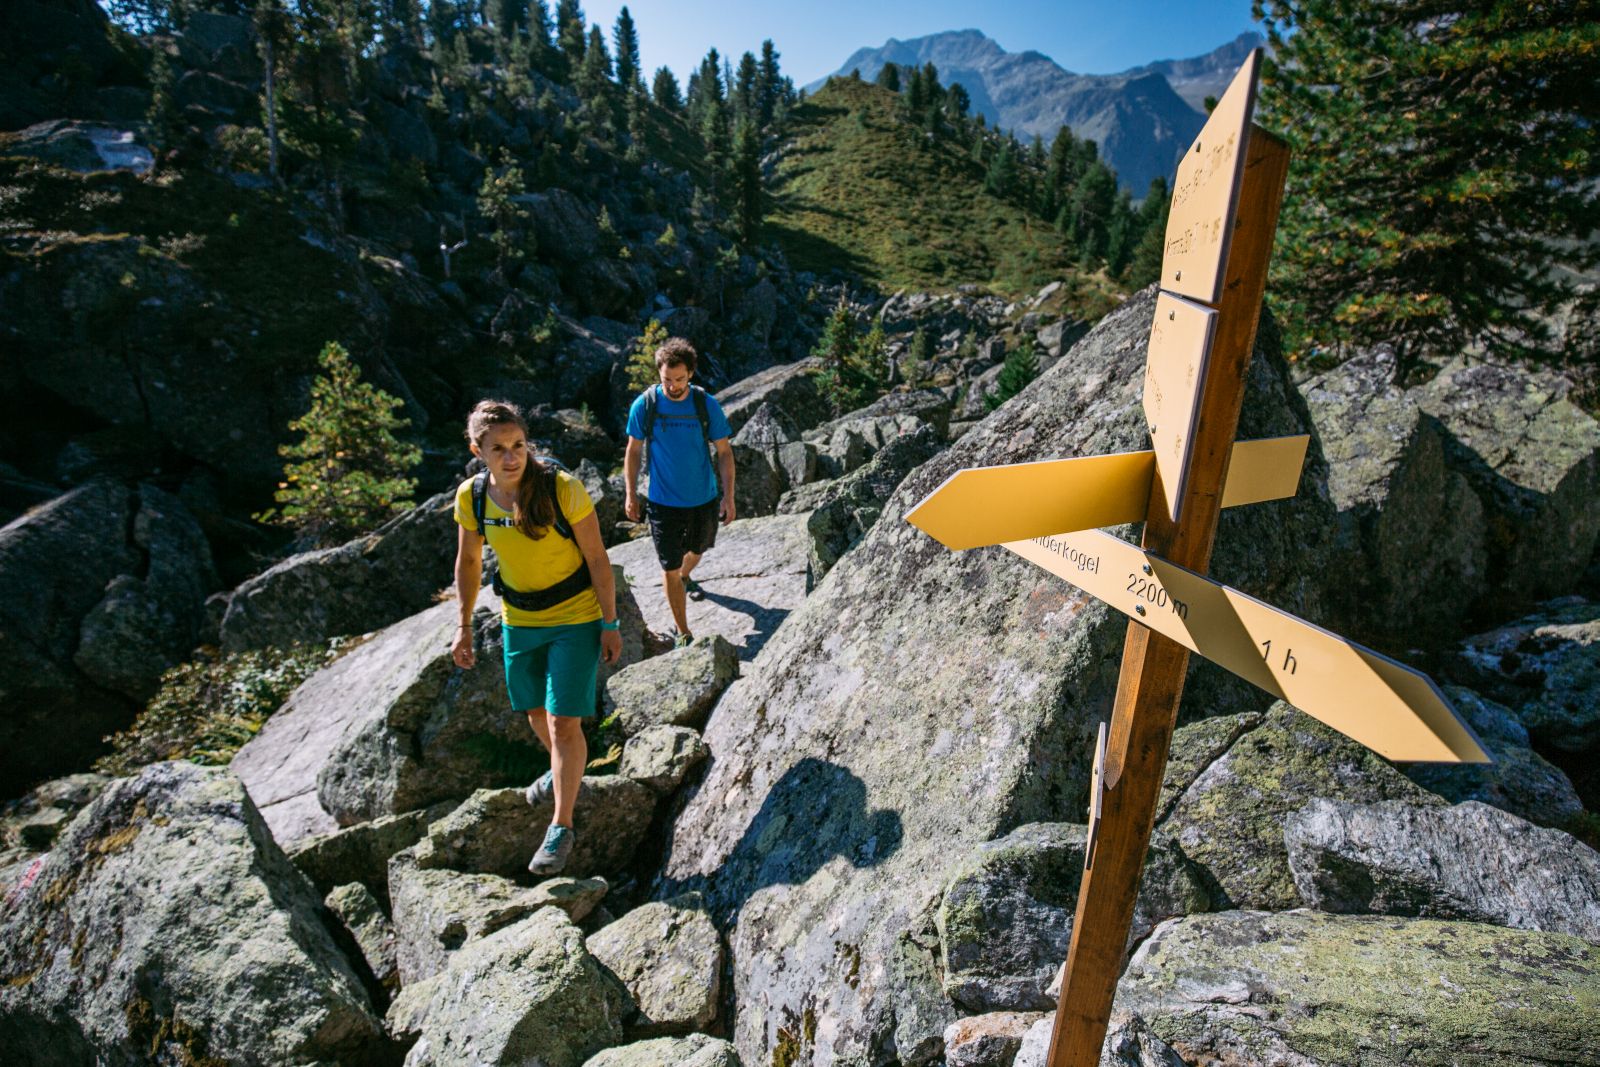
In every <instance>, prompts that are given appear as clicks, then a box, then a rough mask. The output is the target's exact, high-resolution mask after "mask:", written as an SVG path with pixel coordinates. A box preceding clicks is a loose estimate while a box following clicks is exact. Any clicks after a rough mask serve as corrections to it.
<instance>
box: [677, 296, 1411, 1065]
mask: <svg viewBox="0 0 1600 1067" xmlns="http://www.w3.org/2000/svg"><path fill="white" fill-rule="evenodd" d="M1154 299H1155V293H1154V290H1153V289H1152V290H1150V291H1148V292H1146V293H1142V294H1140V295H1139V296H1138V297H1137V298H1135V299H1133V300H1131V301H1129V302H1128V303H1127V304H1126V305H1125V306H1123V307H1122V308H1120V309H1118V310H1117V311H1115V312H1113V313H1112V314H1110V315H1108V316H1107V317H1106V318H1105V319H1103V320H1102V321H1101V323H1100V324H1099V325H1098V326H1097V327H1096V329H1095V330H1094V332H1092V333H1091V334H1090V335H1089V336H1088V337H1086V338H1085V339H1084V340H1083V341H1082V342H1081V343H1080V344H1079V345H1078V346H1077V347H1076V348H1074V350H1073V352H1072V354H1071V355H1069V356H1067V357H1063V358H1062V359H1061V360H1060V362H1058V363H1057V364H1056V365H1055V366H1054V367H1052V368H1051V369H1050V370H1049V371H1047V372H1046V373H1044V374H1042V375H1041V376H1040V377H1039V378H1038V379H1036V380H1035V381H1034V382H1033V383H1031V384H1030V385H1029V386H1028V388H1027V389H1026V390H1025V391H1024V392H1023V393H1022V394H1021V396H1020V399H1018V400H1015V401H1013V402H1012V403H1011V404H1009V405H1007V406H1006V407H1005V408H1003V409H1001V410H999V411H997V412H995V413H993V414H992V415H990V416H989V417H988V418H987V419H985V421H984V422H983V423H982V424H980V425H979V426H977V427H975V428H974V429H973V430H971V431H969V432H968V433H967V434H966V435H965V436H964V437H962V439H961V440H960V441H959V442H958V443H956V444H954V445H952V446H950V447H949V448H947V449H945V450H944V451H943V452H941V453H939V454H938V455H936V456H935V457H934V458H933V459H932V460H930V461H928V462H927V463H925V464H923V465H922V466H921V467H919V468H917V469H916V470H915V471H913V472H912V473H911V474H910V475H908V476H907V477H906V479H905V481H904V482H902V483H901V485H900V487H899V488H898V489H897V490H896V491H895V492H894V494H893V495H892V496H891V498H890V499H889V501H888V502H887V503H886V505H885V506H884V511H883V514H882V516H881V517H880V518H879V520H878V522H877V523H875V524H874V525H873V527H872V529H871V530H870V531H869V532H868V533H867V535H866V537H865V538H863V539H862V541H861V543H860V544H858V545H856V546H855V547H854V548H853V549H852V550H851V551H850V552H849V553H848V554H846V555H845V556H844V558H843V559H841V560H840V562H839V563H838V564H837V565H836V566H835V568H834V570H833V571H832V572H831V573H830V574H829V575H828V578H827V580H826V581H824V582H823V583H822V584H821V585H819V586H818V587H817V588H816V590H815V591H813V592H812V594H811V595H810V596H808V597H806V598H805V599H804V600H803V601H801V602H799V604H798V606H796V607H795V608H794V610H793V611H792V613H791V614H790V615H789V616H788V618H787V619H785V620H784V624H783V626H782V628H781V629H779V630H778V632H777V634H776V635H775V636H774V637H773V639H772V641H771V642H770V643H768V644H767V645H766V646H765V647H764V648H763V649H762V651H761V653H760V655H759V656H758V657H757V658H756V659H755V661H754V662H752V663H750V664H749V665H748V666H747V667H746V668H745V675H744V676H743V677H741V678H740V679H739V680H738V681H735V682H734V683H733V685H732V686H730V687H729V688H728V691H727V692H726V693H724V694H723V696H722V699H721V700H720V701H718V703H717V706H716V708H715V709H714V710H713V712H712V714H711V717H710V719H709V720H708V721H707V723H706V728H705V738H706V743H707V745H708V746H709V748H710V749H711V752H712V759H711V760H710V761H709V762H708V764H707V769H706V771H705V773H704V775H703V776H701V777H700V778H699V779H698V781H696V782H694V783H692V784H691V785H690V786H689V787H688V788H687V791H686V793H685V794H684V801H683V803H682V806H681V810H680V811H679V812H678V814H677V815H676V817H675V818H674V819H673V821H672V825H671V829H670V831H669V837H668V841H667V851H666V856H665V865H664V870H663V872H662V874H661V876H660V878H659V881H658V882H657V884H656V885H655V886H654V887H653V888H652V895H653V896H656V897H671V896H676V895H677V894H678V893H681V892H683V891H685V890H689V889H702V890H703V891H704V892H705V894H706V900H707V904H708V908H709V910H710V912H711V914H712V916H713V918H714V919H715V920H716V921H717V923H718V925H719V927H720V928H722V929H724V930H726V931H727V937H728V941H729V958H730V960H731V964H730V973H731V977H732V982H733V998H734V1002H735V1006H736V1012H735V1016H734V1021H733V1024H732V1034H733V1040H734V1044H735V1046H736V1047H737V1048H738V1049H739V1053H740V1055H741V1057H743V1058H744V1059H745V1060H746V1061H748V1062H761V1063H767V1062H770V1060H771V1059H772V1057H773V1056H774V1055H775V1054H776V1053H777V1052H778V1051H779V1050H780V1049H781V1050H783V1051H782V1055H783V1057H784V1058H785V1059H786V1060H787V1062H788V1063H789V1064H791V1065H793V1067H800V1065H812V1064H814V1065H821V1064H829V1063H842V1062H851V1061H858V1062H859V1061H866V1060H871V1059H875V1058H880V1057H881V1058H885V1059H887V1058H888V1057H889V1056H890V1055H892V1056H893V1057H894V1058H897V1059H898V1060H899V1061H900V1062H902V1063H904V1064H908V1065H909V1064H921V1063H928V1062H932V1061H934V1060H936V1059H937V1058H938V1056H939V1053H940V1049H941V1048H942V1046H943V1034H944V1031H945V1028H946V1027H947V1026H948V1025H949V1024H950V1023H951V1022H953V1021H954V1019H955V1018H956V1016H957V1012H956V1011H955V1009H954V1006H953V1005H952V1004H951V1002H950V1001H949V998H948V997H947V996H946V995H945V993H944V991H943V988H942V982H941V978H940V974H939V960H938V952H939V947H938V939H937V935H936V934H935V933H934V932H933V931H932V930H931V929H927V930H926V933H925V932H924V923H925V922H926V923H927V925H928V926H929V927H931V921H930V920H931V913H932V911H933V910H934V909H935V908H936V907H937V904H938V901H939V899H940V898H941V896H942V894H943V892H944V890H945V887H946V886H947V885H948V883H949V880H950V876H951V874H952V873H953V872H952V867H953V865H954V864H955V863H957V862H959V861H961V860H962V859H964V858H965V857H966V856H967V855H968V854H969V852H970V851H971V849H972V848H973V847H975V846H976V845H977V844H978V843H980V842H982V841H986V840H990V839H992V838H994V837H997V836H999V835H1000V834H1002V833H1004V832H1005V831H1006V830H1009V829H1011V828H1012V827H1015V826H1018V825H1020V824H1023V823H1027V822H1035V821H1055V820H1060V819H1061V818H1062V817H1063V816H1068V817H1070V816H1071V815H1074V814H1077V813H1078V812H1081V810H1082V808H1081V807H1080V806H1079V805H1080V804H1081V798H1082V797H1083V795H1084V792H1085V790H1086V788H1087V784H1088V777H1089V761H1090V749H1091V746H1092V739H1093V737H1094V734H1095V729H1096V726H1097V724H1098V723H1099V722H1101V721H1103V720H1104V719H1105V718H1106V717H1107V716H1108V715H1109V712H1110V708H1111V704H1112V698H1113V694H1114V691H1115V688H1116V679H1117V663H1118V659H1119V657H1120V652H1121V648H1122V643H1123V638H1124V635H1125V633H1126V630H1127V623H1126V620H1125V619H1123V617H1122V616H1121V615H1113V613H1111V611H1110V609H1108V608H1106V607H1104V606H1102V605H1100V604H1099V603H1098V602H1096V601H1094V600H1092V599H1091V598H1089V597H1087V596H1085V595H1084V594H1081V593H1079V592H1077V591H1075V590H1074V589H1073V588H1072V587H1070V586H1068V585H1067V584H1066V583H1064V582H1062V581H1060V580H1059V579H1057V578H1055V577H1054V576H1052V575H1049V574H1046V573H1045V572H1043V571H1040V570H1038V569H1037V568H1034V567H1033V566H1031V565H1030V564H1028V563H1026V562H1024V561H1022V560H1021V559H1018V558H1016V557H1015V556H1013V555H1011V554H1010V553H1007V552H1005V551H1004V550H1003V549H1000V548H989V549H979V550H976V551H972V552H962V553H951V552H949V551H947V550H946V549H945V548H944V547H943V546H942V545H939V544H938V543H937V542H935V541H934V540H933V539H931V538H929V537H927V536H926V535H925V534H923V533H922V532H921V531H919V530H917V529H915V528H914V527H912V526H911V525H910V524H908V523H906V522H904V521H903V518H904V515H905V513H906V511H907V510H908V509H909V508H910V507H911V506H912V505H913V504H915V503H916V502H917V501H919V500H921V499H922V498H923V497H924V496H925V495H926V494H927V493H928V492H930V491H931V490H932V489H934V488H935V487H936V486H938V485H939V484H940V483H941V482H943V481H944V480H945V479H946V478H947V477H949V476H950V475H951V474H952V473H953V472H955V471H956V470H958V469H961V468H963V467H969V466H979V465H993V464H1001V463H1013V462H1025V461H1032V460H1044V459H1052V458H1059V457H1062V456H1071V455H1087V454H1095V453H1105V452H1118V451H1129V450H1133V449H1137V448H1141V447H1143V446H1144V443H1145V438H1146V433H1147V429H1146V426H1145V421H1144V414H1143V411H1142V409H1141V407H1140V401H1139V393H1140V383H1141V381H1142V368H1143V365H1144V359H1145V353H1146V350H1147V348H1148V343H1149V328H1150V323H1151V320H1152V316H1153V312H1154ZM1270 343H1271V334H1270V331H1267V330H1263V331H1262V342H1261V346H1260V347H1258V352H1257V357H1256V359H1255V361H1254V363H1253V365H1252V370H1251V373H1250V375H1249V380H1248V388H1247V398H1246V400H1245V405H1244V415H1243V420H1242V424H1241V427H1240V436H1241V437H1254V436H1270V435H1273V434H1282V433H1291V432H1303V431H1304V429H1305V427H1306V423H1307V416H1306V415H1305V413H1304V410H1303V407H1300V406H1299V401H1298V397H1297V394H1295V393H1294V392H1293V390H1292V388H1291V387H1290V385H1289V383H1288V380H1287V376H1286V372H1285V367H1284V364H1283V363H1282V362H1281V360H1279V359H1278V358H1277V357H1276V356H1275V354H1274V353H1273V352H1272V350H1271V349H1270V347H1268V346H1269V345H1270ZM1318 476H1319V475H1318V471H1317V468H1316V466H1315V464H1313V465H1312V468H1311V477H1313V478H1315V477H1318ZM1323 476H1325V475H1323ZM1232 511H1233V514H1232V515H1228V516H1224V520H1223V523H1222V529H1221V531H1220V532H1219V534H1218V537H1217V553H1216V558H1215V560H1214V562H1213V567H1212V572H1213V573H1214V574H1216V575H1217V576H1218V577H1219V578H1220V579H1222V580H1223V581H1227V582H1230V583H1232V584H1235V585H1238V586H1240V587H1242V588H1245V589H1247V590H1248V591H1249V592H1250V593H1252V594H1253V595H1256V596H1260V597H1263V598H1264V599H1267V600H1269V601H1271V602H1272V603H1274V604H1279V605H1282V606H1284V607H1286V608H1289V609H1291V610H1295V611H1298V612H1308V607H1307V605H1308V604H1310V603H1313V602H1314V601H1315V600H1316V596H1317V593H1316V580H1317V578H1316V575H1315V574H1314V573H1313V574H1311V575H1310V576H1308V574H1307V571H1306V570H1305V569H1304V567H1305V564H1304V560H1305V559H1306V558H1307V557H1308V554H1309V556H1310V557H1311V558H1315V556H1316V552H1317V551H1318V550H1319V548H1320V547H1321V546H1323V545H1325V544H1326V532H1327V529H1328V525H1329V520H1330V518H1331V508H1330V507H1329V506H1328V505H1327V504H1326V501H1325V500H1319V499H1318V498H1317V497H1316V495H1315V494H1302V495H1301V496H1300V497H1297V498H1296V499H1294V500H1286V501H1279V502H1275V503H1270V504H1263V505H1258V506H1254V507H1250V508H1236V509H1232ZM778 518H779V519H782V518H786V517H785V516H779V517H778ZM759 521H774V520H759ZM738 525H739V524H738V523H735V524H734V527H731V528H730V529H734V528H737V526H738ZM719 550H720V546H719ZM713 558H715V557H714V555H713V556H708V557H707V559H708V561H709V560H710V559H713ZM1230 685H1231V683H1226V682H1224V681H1223V680H1222V678H1221V675H1220V672H1217V671H1208V670H1207V669H1206V666H1205V665H1203V664H1201V665H1197V666H1196V668H1195V670H1194V672H1193V676H1192V679H1191V681H1190V683H1189V686H1188V689H1187V691H1186V693H1185V701H1186V703H1188V704H1189V706H1190V707H1191V709H1193V710H1192V711H1191V714H1192V713H1193V711H1198V710H1201V709H1203V710H1206V711H1213V712H1214V711H1219V710H1222V709H1224V708H1227V707H1229V704H1228V702H1227V701H1229V700H1233V699H1237V697H1235V696H1233V694H1236V693H1239V692H1241V691H1240V690H1238V689H1235V688H1229V686H1230ZM1249 699H1251V700H1259V697H1258V696H1255V695H1252V696H1251V697H1250V698H1249ZM1413 788H1414V787H1413ZM1280 847H1281V846H1280ZM891 1050H892V1052H891Z"/></svg>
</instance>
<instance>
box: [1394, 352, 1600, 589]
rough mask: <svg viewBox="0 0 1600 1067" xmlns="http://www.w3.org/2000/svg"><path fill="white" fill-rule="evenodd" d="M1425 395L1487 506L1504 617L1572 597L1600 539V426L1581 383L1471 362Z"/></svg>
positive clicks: (1458, 463) (1450, 370)
mask: <svg viewBox="0 0 1600 1067" xmlns="http://www.w3.org/2000/svg"><path fill="white" fill-rule="evenodd" d="M1416 396H1417V403H1418V404H1420V405H1421V407H1422V409H1423V410H1424V411H1426V412H1427V413H1428V414H1429V415H1432V416H1433V417H1434V418H1436V419H1438V420H1439V421H1440V422H1441V423H1443V424H1444V426H1445V428H1446V429H1447V430H1449V432H1450V434H1451V436H1452V438H1453V440H1452V442H1451V445H1452V447H1451V454H1450V459H1451V463H1452V465H1454V466H1455V467H1456V468H1457V469H1458V470H1460V471H1461V472H1462V473H1463V474H1464V475H1465V476H1466V477H1467V480H1468V481H1469V482H1471V483H1472V486H1473V489H1474V490H1475V491H1476V492H1477V494H1478V497H1479V499H1480V500H1482V502H1483V505H1484V510H1485V513H1486V515H1487V518H1488V526H1489V577H1490V581H1491V582H1492V588H1493V595H1494V596H1495V597H1496V599H1497V601H1498V602H1497V603H1496V605H1495V607H1496V608H1497V609H1498V611H1500V612H1503V611H1504V609H1505V607H1507V606H1526V605H1529V604H1532V603H1533V602H1534V601H1536V600H1538V599H1541V598H1544V597H1550V596H1558V595H1560V594H1562V593H1566V592H1568V591H1570V589H1571V585H1572V575H1573V573H1574V572H1576V571H1581V570H1583V568H1584V567H1585V566H1586V565H1587V564H1588V562H1589V560H1590V558H1591V557H1592V556H1593V555H1594V551H1595V546H1596V544H1597V543H1600V421H1597V420H1596V419H1595V417H1594V416H1593V415H1590V414H1589V413H1588V412H1586V411H1584V410H1583V409H1582V408H1581V407H1579V406H1578V404H1577V403H1576V402H1575V400H1574V398H1573V384H1572V382H1571V381H1570V380H1569V379H1568V378H1566V377H1564V376H1562V375H1561V374H1559V373H1556V372H1554V371H1549V370H1542V369H1534V368H1528V367H1516V366H1504V367H1502V366H1497V365H1494V364H1489V363H1478V364H1474V363H1471V362H1470V361H1469V360H1466V359H1461V360H1457V361H1456V362H1455V363H1453V364H1451V365H1450V366H1448V367H1446V368H1445V369H1444V370H1443V371H1441V372H1440V373H1439V374H1438V376H1437V377H1435V378H1434V379H1433V380H1432V381H1430V382H1429V383H1428V384H1427V385H1425V386H1421V387H1419V388H1418V389H1417V390H1416ZM1502 617H1503V614H1502Z"/></svg>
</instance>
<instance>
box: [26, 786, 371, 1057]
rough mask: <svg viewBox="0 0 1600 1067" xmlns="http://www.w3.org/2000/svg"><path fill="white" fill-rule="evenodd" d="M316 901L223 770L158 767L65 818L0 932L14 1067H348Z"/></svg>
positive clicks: (355, 1027) (357, 999)
mask: <svg viewBox="0 0 1600 1067" xmlns="http://www.w3.org/2000/svg"><path fill="white" fill-rule="evenodd" d="M320 910H321V900H320V898H319V896H318V895H317V894H316V893H315V892H314V891H313V890H312V888H311V885H310V884H309V883H308V882H307V881H306V880H305V878H304V877H303V876H302V875H301V874H300V873H299V872H298V871H296V870H295V869H294V867H293V866H292V865H291V864H290V863H289V861H288V859H287V858H286V857H285V856H284V854H283V852H282V850H281V849H279V848H278V846H277V844H276V843H275V842H274V841H273V840H272V835H271V834H270V833H269V832H268V830H267V826H266V823H264V822H263V821H262V819H261V817H260V815H259V814H258V813H257V812H256V809H255V805H253V804H252V803H251V802H250V798H249V796H248V795H247V794H246V793H245V791H244V788H243V786H242V785H241V784H240V783H239V780H238V779H237V778H236V777H234V776H233V775H232V774H230V773H228V772H227V771H226V770H223V769H207V768H201V767H198V766H195V765H194V764H190V763H158V764H154V765H152V766H150V767H147V768H146V769H145V770H144V771H143V772H141V773H140V774H139V775H138V777H136V778H126V779H122V780H121V781H118V782H117V783H116V784H114V785H112V786H111V787H110V788H109V789H107V790H106V791H105V792H104V793H103V794H101V796H100V797H99V798H98V799H97V800H95V801H94V803H92V804H90V805H89V807H88V808H86V809H84V811H83V812H82V813H81V814H80V815H79V816H78V817H77V819H75V820H74V821H73V823H72V825H71V827H69V828H68V830H67V831H66V833H65V834H64V835H63V836H62V839H61V840H60V842H59V843H58V844H57V845H56V848H55V850H54V851H53V852H51V853H50V854H49V856H48V857H46V858H45V859H44V861H43V863H42V865H41V866H40V867H39V868H38V869H37V871H36V872H35V877H34V879H33V881H32V883H31V885H30V886H29V887H28V888H27V889H26V890H24V891H22V892H18V893H14V894H13V895H12V897H11V899H10V901H9V904H8V907H7V910H6V911H5V914H4V916H3V918H0V976H3V977H0V1046H4V1047H5V1048H6V1049H7V1050H8V1056H9V1057H10V1058H11V1062H15V1063H21V1064H40V1065H45V1064H51V1065H53V1064H64V1063H90V1062H99V1063H140V1062H146V1057H151V1056H156V1057H157V1058H160V1059H165V1058H166V1057H169V1056H170V1057H171V1062H192V1063H201V1062H226V1063H245V1064H263V1065H265V1064H275V1063H311V1062H314V1061H318V1060H324V1061H328V1060H338V1061H344V1062H351V1061H358V1060H359V1059H361V1058H362V1057H363V1056H364V1055H367V1054H370V1053H372V1052H373V1051H374V1050H375V1047H376V1046H377V1045H378V1043H379V1041H380V1026H379V1022H378V1019H377V1018H376V1017H375V1016H374V1015H373V1014H372V1008H371V1005H370V1002H369V1000H368V996H367V993H366V991H365V989H363V987H362V985H361V982H360V980H359V979H358V978H357V977H356V974H355V973H354V972H353V971H352V970H351V967H350V964H349V963H348V962H347V961H346V960H345V958H344V956H342V955H341V954H340V952H339V949H338V948H337V947H336V946H335V944H334V941H333V939H332V937H331V936H330V934H329V933H328V930H327V929H326V928H325V927H324V926H323V924H322V919H321V918H320V915H319V912H320Z"/></svg>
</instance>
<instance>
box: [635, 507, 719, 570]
mask: <svg viewBox="0 0 1600 1067" xmlns="http://www.w3.org/2000/svg"><path fill="white" fill-rule="evenodd" d="M644 510H645V515H646V516H648V517H649V519H650V540H652V541H654V542H655V545H656V558H657V559H658V560H660V561H661V569H662V570H664V571H675V570H677V569H678V568H679V567H681V566H683V557H684V554H685V553H688V552H693V553H695V554H696V555H698V554H700V553H701V552H704V551H705V550H706V549H708V548H710V547H711V546H712V545H714V544H716V543H717V522H718V520H719V519H721V518H722V515H721V511H722V498H721V497H712V498H711V499H710V500H708V501H706V502H705V503H704V504H701V505H700V506H699V507H696V508H674V507H668V506H667V505H666V504H657V503H656V502H655V501H654V500H649V499H646V500H645V502H644Z"/></svg>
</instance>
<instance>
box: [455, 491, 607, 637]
mask: <svg viewBox="0 0 1600 1067" xmlns="http://www.w3.org/2000/svg"><path fill="white" fill-rule="evenodd" d="M541 462H542V463H543V464H545V465H548V466H549V468H550V499H551V500H552V501H554V502H555V506H556V521H555V522H554V523H553V524H552V525H553V526H554V527H555V531H556V533H558V534H560V535H561V536H562V537H565V538H566V539H567V540H568V541H572V542H573V543H574V544H576V543H577V538H576V537H574V536H572V526H571V524H570V523H568V522H567V517H566V515H564V514H562V511H561V497H560V496H558V495H557V493H556V484H557V472H558V471H563V470H566V468H565V467H563V466H562V465H561V464H559V463H557V462H556V461H555V460H553V459H545V460H542V461H541ZM488 496H489V472H488V471H479V472H478V473H477V474H476V475H475V476H474V477H473V479H472V518H473V521H475V522H476V523H477V524H478V536H479V537H481V538H483V543H484V544H485V545H487V544H488V543H489V529H488V528H489V527H490V526H513V527H514V526H516V524H517V521H516V520H515V519H491V518H489V517H488V516H487V514H486V513H487V512H488V503H487V501H488ZM592 584H594V580H593V579H592V578H591V577H590V576H589V562H588V560H581V561H579V563H578V569H577V570H575V571H573V572H572V573H571V574H569V575H567V576H566V577H565V578H563V579H561V580H560V581H559V582H557V583H556V584H555V585H552V586H550V587H549V588H548V589H536V590H533V591H531V592H523V591H522V590H520V589H512V588H511V587H510V586H508V585H506V584H505V582H504V581H503V580H501V578H500V568H499V567H496V568H495V571H494V592H495V595H496V596H498V597H499V598H500V599H502V600H504V601H505V602H506V603H507V604H510V605H511V606H512V607H514V608H516V609H518V610H519V611H545V610H547V609H549V608H553V607H555V606H556V605H557V604H560V603H562V602H563V601H565V600H568V599H570V598H572V597H574V596H577V595H578V594H579V593H581V592H583V591H584V590H585V589H587V588H589V587H590V586H591V585H592Z"/></svg>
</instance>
